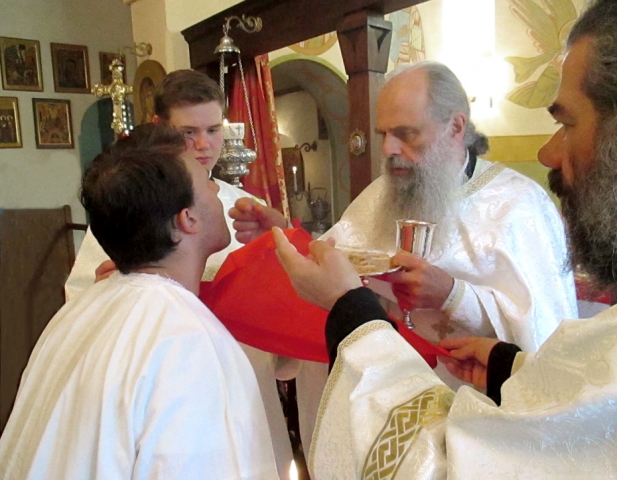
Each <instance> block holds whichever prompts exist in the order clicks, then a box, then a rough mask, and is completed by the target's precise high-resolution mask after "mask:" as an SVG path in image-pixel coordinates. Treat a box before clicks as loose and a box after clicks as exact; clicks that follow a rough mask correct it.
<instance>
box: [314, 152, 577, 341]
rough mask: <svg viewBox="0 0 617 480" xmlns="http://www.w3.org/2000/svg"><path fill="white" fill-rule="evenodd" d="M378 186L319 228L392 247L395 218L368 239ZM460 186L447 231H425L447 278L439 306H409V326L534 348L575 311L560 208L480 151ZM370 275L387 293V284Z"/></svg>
mask: <svg viewBox="0 0 617 480" xmlns="http://www.w3.org/2000/svg"><path fill="white" fill-rule="evenodd" d="M386 186H387V183H386V179H385V177H383V176H382V177H379V178H378V179H377V180H375V181H374V182H373V183H371V185H369V186H368V187H367V188H366V189H365V190H364V191H363V192H362V193H361V194H360V195H359V196H358V197H357V198H356V199H355V200H354V201H353V202H352V204H351V205H350V206H349V207H348V208H347V210H346V211H345V213H344V214H343V217H342V218H341V220H340V221H339V222H338V223H337V224H336V225H335V226H334V227H333V228H332V229H331V230H330V231H329V232H328V233H326V235H324V237H328V236H332V237H334V238H335V239H336V242H337V245H343V244H345V245H351V246H360V247H364V248H366V247H367V246H368V247H370V248H378V249H380V250H385V251H388V252H391V253H395V251H396V246H395V239H396V235H395V232H396V229H395V227H394V221H392V222H391V223H392V226H391V230H389V231H383V232H378V235H379V238H378V239H377V240H376V241H375V240H374V235H373V230H374V228H375V227H374V226H375V225H379V224H380V223H379V219H380V217H383V216H384V215H387V211H388V210H387V209H388V206H387V205H385V204H384V202H385V200H384V198H385V188H386ZM461 193H462V201H461V203H460V206H459V208H458V212H457V213H456V215H454V218H452V219H451V220H450V222H451V224H450V229H449V231H448V232H447V238H434V239H433V248H432V249H431V252H430V254H429V256H428V258H427V261H428V262H429V263H431V264H433V265H436V266H438V267H440V268H442V269H443V270H445V271H446V272H448V273H449V274H450V275H452V276H453V277H454V278H455V279H456V282H455V286H454V289H453V291H452V293H451V295H450V298H449V300H448V301H447V302H446V304H444V307H445V308H442V309H441V310H432V309H418V310H415V311H413V312H412V320H413V321H414V323H415V324H416V332H417V333H418V334H420V335H422V336H423V337H424V338H427V339H429V340H431V341H433V342H436V341H439V340H440V339H442V338H444V337H445V336H469V335H472V336H488V337H497V338H499V339H501V340H504V341H506V342H510V343H515V344H516V345H518V346H519V347H521V349H522V350H523V351H526V352H535V351H536V350H537V349H538V348H539V347H540V345H542V343H544V341H545V340H546V339H547V338H548V337H549V335H551V333H553V331H555V329H556V328H557V326H558V325H559V322H560V321H561V320H562V319H563V318H576V317H577V316H578V311H577V306H576V292H575V288H574V277H573V275H572V272H571V271H568V270H566V269H565V268H564V266H565V265H566V260H567V248H566V240H565V232H564V226H563V222H562V220H561V217H560V215H559V213H558V211H557V209H556V208H555V206H554V205H553V202H552V201H551V200H550V198H549V197H548V195H547V194H546V192H545V191H544V190H543V189H542V188H541V187H540V186H539V185H537V184H536V183H535V182H533V181H532V180H530V179H529V178H527V177H525V176H523V175H521V174H519V173H517V172H515V171H514V170H511V169H509V168H505V167H503V165H501V164H498V163H490V162H486V161H484V160H482V159H478V160H477V164H476V168H475V171H474V175H473V177H472V178H471V179H470V180H469V181H468V182H467V183H466V184H465V185H464V186H463V190H462V192H461ZM418 220H423V219H418ZM371 242H372V243H371ZM371 283H372V284H374V285H376V287H374V288H375V289H376V291H377V293H379V294H382V295H384V296H387V297H389V298H390V299H392V300H395V298H394V296H393V294H392V290H391V286H390V284H386V283H385V282H380V281H374V280H373V281H372V282H371ZM369 287H371V284H369ZM384 287H385V288H384ZM393 313H395V314H398V313H399V310H398V308H397V310H396V312H393Z"/></svg>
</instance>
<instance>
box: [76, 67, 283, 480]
mask: <svg viewBox="0 0 617 480" xmlns="http://www.w3.org/2000/svg"><path fill="white" fill-rule="evenodd" d="M223 103H224V97H223V93H222V92H221V89H220V88H219V86H218V85H217V84H216V83H215V82H214V81H212V80H211V79H210V78H209V77H208V76H207V75H205V74H203V73H200V72H197V71H195V70H177V71H175V72H171V73H170V74H168V75H167V76H166V77H165V78H164V79H163V81H162V83H161V85H160V87H159V88H158V90H157V92H156V95H155V97H154V107H155V114H156V115H155V117H154V121H155V122H160V123H165V124H167V125H170V126H172V127H174V128H176V129H178V130H179V131H180V132H182V133H183V134H184V136H185V138H186V141H187V148H188V152H189V153H191V154H192V155H193V156H194V157H195V159H196V160H197V161H198V162H199V163H200V164H201V165H203V167H204V168H205V169H206V170H207V171H209V172H210V171H212V169H213V168H214V166H215V165H216V162H217V161H218V159H219V156H220V154H221V148H222V145H223ZM214 181H215V182H216V184H217V186H218V187H219V192H218V197H219V199H220V200H221V202H222V203H223V208H224V209H225V212H226V215H225V221H226V224H227V228H228V230H229V231H230V232H233V227H232V221H233V220H232V218H231V217H229V215H228V214H227V212H228V211H229V209H230V208H232V207H233V205H234V203H235V202H236V201H237V200H238V199H240V198H244V197H250V195H249V194H248V193H246V192H245V191H244V190H241V189H240V188H237V187H235V186H233V185H230V184H228V183H226V182H223V181H221V180H218V179H215V180H214ZM255 201H256V202H257V203H256V205H258V206H256V207H255V208H256V210H257V211H260V212H261V211H265V212H266V215H265V216H263V217H260V219H261V220H262V223H263V227H264V228H267V229H269V228H271V227H272V226H274V225H277V226H280V227H285V226H286V225H287V221H286V220H285V218H284V217H283V216H282V214H280V213H279V212H278V211H276V210H274V209H272V208H269V207H266V206H265V205H262V204H261V203H260V202H261V201H260V200H257V199H255ZM241 246H242V244H241V243H239V242H238V241H237V240H236V239H235V238H234V237H232V239H231V242H230V243H229V245H228V246H227V247H226V248H224V249H223V250H221V251H220V252H216V253H214V254H213V255H211V256H210V257H209V258H208V261H207V263H206V268H205V269H204V271H203V276H202V278H203V280H212V279H213V278H214V276H215V275H216V272H217V271H218V269H219V268H220V266H221V265H222V263H223V262H224V261H225V258H227V255H228V254H229V253H231V252H233V251H234V250H236V249H238V248H240V247H241ZM108 259H109V257H108V255H106V254H105V252H104V251H103V249H102V248H101V246H100V245H99V244H98V242H97V241H96V238H94V236H93V235H92V232H91V231H90V230H88V231H87V232H86V235H85V237H84V240H83V242H82V244H81V247H80V249H79V251H78V252H77V258H76V260H75V265H74V266H73V269H72V270H71V274H70V275H69V278H68V280H67V283H66V286H65V291H66V295H67V299H68V300H70V299H72V298H74V297H76V296H77V294H78V293H79V292H80V291H81V290H83V289H84V288H86V287H87V286H89V285H92V283H94V280H95V270H96V269H97V268H98V267H99V266H101V264H103V266H102V270H101V271H103V272H105V271H107V272H111V271H112V270H113V264H111V269H112V270H109V267H110V263H107V261H108ZM104 262H105V263H104ZM242 348H243V350H244V352H245V353H246V354H247V356H248V358H249V360H250V361H251V365H252V366H253V369H254V370H255V374H256V375H257V380H258V382H259V387H260V389H261V392H262V396H263V400H264V405H265V407H266V414H267V417H268V424H269V426H270V431H271V433H272V440H273V442H274V445H273V446H274V452H275V456H276V460H277V466H278V470H279V475H280V477H281V478H282V479H283V480H284V479H286V478H287V476H288V473H289V466H290V464H291V460H292V451H291V443H290V440H289V434H288V433H287V426H286V422H285V416H284V414H283V410H282V407H281V404H280V400H279V396H278V389H277V385H276V375H275V370H276V365H277V360H278V358H277V357H275V356H274V355H272V354H269V353H266V352H263V351H261V350H258V349H256V348H252V347H250V346H248V345H244V344H242Z"/></svg>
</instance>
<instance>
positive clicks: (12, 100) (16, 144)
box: [0, 97, 22, 148]
mask: <svg viewBox="0 0 617 480" xmlns="http://www.w3.org/2000/svg"><path fill="white" fill-rule="evenodd" d="M18 105H19V104H18V101H17V97H0V148H21V147H22V143H21V126H20V124H19V106H18Z"/></svg>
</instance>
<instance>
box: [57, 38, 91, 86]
mask: <svg viewBox="0 0 617 480" xmlns="http://www.w3.org/2000/svg"><path fill="white" fill-rule="evenodd" d="M51 63H52V65H53V67H54V90H55V91H56V92H62V93H90V66H89V61H88V47H86V46H84V45H67V44H65V43H52V44H51Z"/></svg>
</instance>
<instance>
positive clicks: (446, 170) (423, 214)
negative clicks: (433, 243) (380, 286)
mask: <svg viewBox="0 0 617 480" xmlns="http://www.w3.org/2000/svg"><path fill="white" fill-rule="evenodd" d="M383 168H384V173H385V176H386V184H387V187H386V189H387V191H386V193H385V194H384V196H383V198H382V199H381V201H382V208H381V209H380V211H381V212H383V215H380V220H379V225H376V226H375V227H376V228H375V230H374V232H373V234H372V237H373V239H374V240H373V241H371V242H370V243H373V244H374V245H377V244H378V243H379V241H380V240H379V239H383V238H384V236H385V238H395V237H396V222H395V221H396V220H398V219H412V220H420V221H424V222H432V223H436V224H437V227H436V228H435V236H434V238H435V240H437V239H440V238H441V239H446V238H447V237H448V230H449V229H450V227H451V226H452V215H453V213H455V212H456V211H457V209H458V206H459V203H460V200H461V199H460V187H461V186H462V185H463V183H464V181H465V176H464V172H462V171H461V169H462V163H461V157H460V150H459V149H458V148H456V147H455V146H454V145H452V144H451V142H449V140H448V139H447V138H446V137H445V135H442V136H441V137H440V138H439V139H438V140H437V141H436V142H435V143H434V144H433V145H431V146H430V147H429V148H428V149H427V150H426V152H425V153H424V155H423V159H422V161H421V162H420V163H412V162H409V161H407V160H404V159H402V158H400V157H390V158H387V159H385V162H384V166H383ZM392 168H397V169H400V168H406V169H408V170H409V173H408V175H405V176H395V175H394V174H393V173H392Z"/></svg>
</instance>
